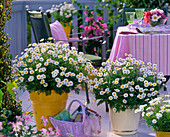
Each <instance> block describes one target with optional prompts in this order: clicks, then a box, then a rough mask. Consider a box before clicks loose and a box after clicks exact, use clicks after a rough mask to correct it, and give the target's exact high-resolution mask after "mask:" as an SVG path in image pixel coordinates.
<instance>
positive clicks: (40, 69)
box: [13, 42, 92, 95]
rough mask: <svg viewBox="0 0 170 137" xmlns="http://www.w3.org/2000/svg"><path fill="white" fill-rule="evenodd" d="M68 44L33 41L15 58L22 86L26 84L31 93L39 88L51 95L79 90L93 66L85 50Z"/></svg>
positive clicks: (14, 67) (14, 65) (15, 69)
mask: <svg viewBox="0 0 170 137" xmlns="http://www.w3.org/2000/svg"><path fill="white" fill-rule="evenodd" d="M67 47H68V44H62V42H58V43H56V44H54V43H50V42H46V43H38V44H37V43H33V44H30V45H29V47H28V48H26V49H25V52H23V53H21V56H20V57H18V56H16V58H15V60H13V63H14V64H13V70H14V72H15V73H17V74H18V75H17V76H16V77H17V78H18V79H19V81H18V86H19V87H20V88H22V87H26V88H27V90H28V91H29V93H30V92H34V91H38V93H40V92H45V93H46V95H49V94H51V90H54V91H55V92H56V93H58V94H62V93H63V92H66V93H69V92H70V89H73V90H75V91H77V92H78V91H79V89H78V88H77V85H79V84H82V83H84V82H85V81H86V80H87V74H88V70H89V69H91V67H92V65H91V63H89V62H87V61H86V58H85V57H84V56H83V53H82V52H77V50H76V48H74V47H72V48H71V50H70V49H69V48H67Z"/></svg>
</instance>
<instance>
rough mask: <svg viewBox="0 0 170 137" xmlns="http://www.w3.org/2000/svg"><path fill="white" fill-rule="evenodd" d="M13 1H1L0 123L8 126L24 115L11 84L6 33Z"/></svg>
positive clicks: (10, 56)
mask: <svg viewBox="0 0 170 137" xmlns="http://www.w3.org/2000/svg"><path fill="white" fill-rule="evenodd" d="M11 2H12V0H1V1H0V18H1V19H0V104H1V105H0V121H3V123H4V124H6V123H7V122H9V121H11V122H12V121H15V120H16V118H15V116H16V115H21V114H22V109H21V102H20V101H19V100H18V99H15V93H14V92H13V90H12V88H13V86H14V85H13V82H11V81H12V80H11V79H12V78H11V59H12V55H9V46H10V45H9V43H8V40H9V38H8V34H7V33H5V32H4V27H5V23H6V21H8V20H9V19H10V18H11V16H10V13H11Z"/></svg>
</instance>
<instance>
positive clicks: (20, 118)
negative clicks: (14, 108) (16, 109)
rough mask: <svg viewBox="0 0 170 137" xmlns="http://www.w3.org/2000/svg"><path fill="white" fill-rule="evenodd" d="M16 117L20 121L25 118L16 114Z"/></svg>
mask: <svg viewBox="0 0 170 137" xmlns="http://www.w3.org/2000/svg"><path fill="white" fill-rule="evenodd" d="M16 118H17V119H18V120H20V121H24V119H23V118H22V117H21V116H16Z"/></svg>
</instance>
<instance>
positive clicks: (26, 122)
mask: <svg viewBox="0 0 170 137" xmlns="http://www.w3.org/2000/svg"><path fill="white" fill-rule="evenodd" d="M16 119H17V120H16V122H8V123H7V124H6V125H5V124H4V122H2V121H0V133H1V135H3V136H12V137H20V136H23V137H59V136H60V130H59V129H57V130H53V128H52V127H49V128H48V129H45V128H42V129H41V130H40V131H36V126H35V125H33V126H32V125H30V122H31V114H30V112H28V113H23V115H22V116H16ZM42 122H43V123H44V126H46V123H47V122H48V120H47V119H44V117H42ZM4 126H5V127H7V128H4Z"/></svg>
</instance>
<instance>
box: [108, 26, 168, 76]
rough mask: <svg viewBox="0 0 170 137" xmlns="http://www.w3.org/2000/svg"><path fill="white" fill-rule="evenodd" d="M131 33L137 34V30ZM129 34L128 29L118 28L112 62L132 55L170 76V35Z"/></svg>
mask: <svg viewBox="0 0 170 137" xmlns="http://www.w3.org/2000/svg"><path fill="white" fill-rule="evenodd" d="M131 31H132V32H133V33H137V32H136V30H131ZM120 32H122V33H123V34H120ZM127 32H129V29H128V28H127V27H119V28H118V31H117V34H116V38H115V41H114V43H113V46H112V50H111V54H110V60H111V61H115V60H116V58H125V53H128V54H132V56H133V57H135V58H136V59H138V60H139V59H140V60H143V61H146V62H152V63H153V64H157V66H158V72H163V73H164V75H170V34H127Z"/></svg>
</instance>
